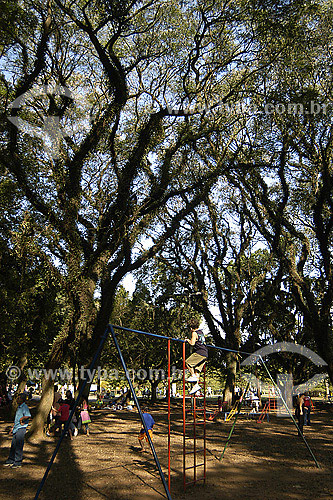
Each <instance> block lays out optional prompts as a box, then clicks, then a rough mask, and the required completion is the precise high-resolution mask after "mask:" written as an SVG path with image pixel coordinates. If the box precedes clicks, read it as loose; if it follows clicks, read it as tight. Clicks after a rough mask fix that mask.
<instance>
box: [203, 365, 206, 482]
mask: <svg viewBox="0 0 333 500" xmlns="http://www.w3.org/2000/svg"><path fill="white" fill-rule="evenodd" d="M203 372H204V475H203V480H204V482H206V365H204V367H203Z"/></svg>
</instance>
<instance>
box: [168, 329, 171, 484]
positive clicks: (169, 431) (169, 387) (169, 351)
mask: <svg viewBox="0 0 333 500" xmlns="http://www.w3.org/2000/svg"><path fill="white" fill-rule="evenodd" d="M170 358H171V343H170V339H169V340H168V488H169V491H170V482H171V477H170V474H171V467H170V449H171V440H170V435H171V412H170V392H171V379H170V377H171V373H170Z"/></svg>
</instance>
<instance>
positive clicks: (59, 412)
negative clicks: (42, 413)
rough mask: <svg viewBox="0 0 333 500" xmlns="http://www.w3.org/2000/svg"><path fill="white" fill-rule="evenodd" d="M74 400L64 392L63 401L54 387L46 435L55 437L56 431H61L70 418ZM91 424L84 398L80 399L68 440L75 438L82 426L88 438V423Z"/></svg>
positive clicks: (70, 394) (69, 394)
mask: <svg viewBox="0 0 333 500" xmlns="http://www.w3.org/2000/svg"><path fill="white" fill-rule="evenodd" d="M74 404H75V399H74V398H73V395H72V393H71V391H70V390H67V391H66V397H65V399H63V398H62V397H61V394H60V393H59V392H58V388H57V386H55V387H54V396H53V403H52V408H51V411H50V413H49V416H48V419H47V429H46V435H47V436H51V434H53V435H56V434H57V432H58V431H61V430H62V427H63V426H64V425H65V424H66V422H67V421H68V420H69V418H70V414H71V411H72V409H73V407H74ZM90 422H91V419H90V415H89V405H88V401H87V399H86V398H83V399H82V402H81V405H80V406H79V407H77V408H76V411H75V413H74V414H73V416H72V418H71V420H70V422H69V426H68V435H69V437H70V439H71V440H72V439H73V436H76V435H77V434H78V432H79V431H80V429H81V428H82V426H84V432H85V434H87V436H89V423H90Z"/></svg>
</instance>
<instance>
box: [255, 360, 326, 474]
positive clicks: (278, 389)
mask: <svg viewBox="0 0 333 500" xmlns="http://www.w3.org/2000/svg"><path fill="white" fill-rule="evenodd" d="M259 359H260V361H261V363H262V365H263V367H264V368H265V371H266V373H267V375H268V376H269V378H270V380H271V382H272V384H273V386H274V387H275V389H277V392H278V394H279V397H280V398H281V401H282V403H283V405H284V407H285V409H286V410H287V412H288V413H289V416H290V417H291V419H292V421H293V422H294V424H295V426H296V429H297V430H298V434H299V435H300V436H301V438H302V439H303V441H304V443H305V446H306V447H307V449H308V450H309V452H310V455H311V456H312V458H313V460H314V461H315V464H316V466H317V467H318V469H320V465H319V463H318V461H317V459H316V457H315V456H314V454H313V452H312V450H311V448H310V446H309V444H308V442H307V440H306V439H305V437H304V435H303V432H301V429H300V428H299V426H298V424H297V422H296V420H295V419H294V417H293V416H292V414H291V411H290V410H289V408H288V405H287V402H286V401H285V399H284V397H283V396H282V393H281V391H280V388H279V387H278V386H277V384H276V383H275V382H274V379H273V377H272V375H271V374H270V371H269V370H268V368H267V366H266V364H265V362H264V360H263V358H262V356H261V355H259Z"/></svg>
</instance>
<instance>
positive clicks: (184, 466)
mask: <svg viewBox="0 0 333 500" xmlns="http://www.w3.org/2000/svg"><path fill="white" fill-rule="evenodd" d="M185 368H186V366H185V342H184V343H183V487H184V491H185V490H186V444H185V429H186V425H185V420H186V411H185V404H186V399H185Z"/></svg>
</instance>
